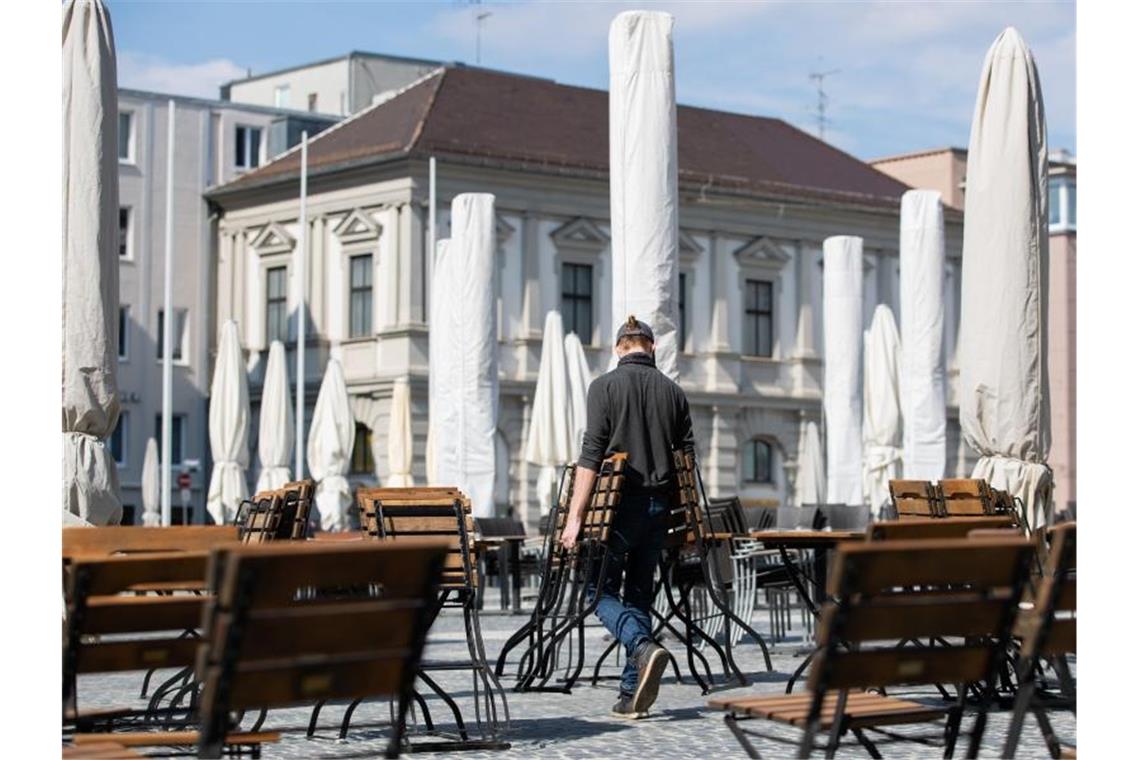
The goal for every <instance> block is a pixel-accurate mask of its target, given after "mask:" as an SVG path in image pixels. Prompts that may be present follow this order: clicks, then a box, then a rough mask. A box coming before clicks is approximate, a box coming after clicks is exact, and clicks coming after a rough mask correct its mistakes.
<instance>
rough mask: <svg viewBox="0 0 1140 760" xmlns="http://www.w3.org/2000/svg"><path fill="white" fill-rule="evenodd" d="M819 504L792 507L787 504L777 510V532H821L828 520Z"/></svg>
mask: <svg viewBox="0 0 1140 760" xmlns="http://www.w3.org/2000/svg"><path fill="white" fill-rule="evenodd" d="M820 506H821V505H819V504H805V505H803V506H799V507H797V506H792V505H791V504H787V505H784V506H781V507H778V508H777V509H776V525H775V527H776V530H821V529H822V528H823V526H824V524H825V521H826V518H825V517H824V516H823V510H822V509H820Z"/></svg>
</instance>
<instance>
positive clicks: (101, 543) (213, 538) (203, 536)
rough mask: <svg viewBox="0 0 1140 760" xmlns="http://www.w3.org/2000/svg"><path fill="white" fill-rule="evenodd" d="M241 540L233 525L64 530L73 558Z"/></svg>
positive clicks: (196, 547)
mask: <svg viewBox="0 0 1140 760" xmlns="http://www.w3.org/2000/svg"><path fill="white" fill-rule="evenodd" d="M237 540H238V528H237V527H236V526H233V525H174V526H170V527H165V528H150V527H138V526H126V525H109V526H105V527H99V528H86V527H68V528H64V529H63V556H64V557H65V558H73V557H80V556H108V555H111V554H132V553H142V552H188V551H189V552H193V551H198V552H202V551H209V550H210V549H212V548H214V547H215V546H217V545H219V544H225V543H232V542H236V541H237Z"/></svg>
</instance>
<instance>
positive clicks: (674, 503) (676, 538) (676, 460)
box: [665, 449, 713, 547]
mask: <svg viewBox="0 0 1140 760" xmlns="http://www.w3.org/2000/svg"><path fill="white" fill-rule="evenodd" d="M673 477H674V478H675V481H676V484H677V488H676V490H675V491H674V492H673V495H672V496H673V498H672V500H671V502H670V505H669V514H668V515H667V517H666V527H665V546H667V547H677V546H683V545H685V544H691V543H695V542H696V541H697V539H698V538H699V539H700V540H702V541H703V540H705V539H706V538H707V537H708V536H709V534H710V533H711V532H712V529H713V526H712V525H711V524H710V523H709V516H708V515H706V514H705V505H704V504H703V503H702V500H701V492H700V488H699V487H698V483H697V457H696V455H695V454H694V453H693V451H692V450H691V449H676V450H674V451H673Z"/></svg>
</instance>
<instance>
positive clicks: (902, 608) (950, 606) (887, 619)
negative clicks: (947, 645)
mask: <svg viewBox="0 0 1140 760" xmlns="http://www.w3.org/2000/svg"><path fill="white" fill-rule="evenodd" d="M1008 606H1009V604H1008V602H1007V601H1006V600H1003V599H980V600H979V599H976V598H973V597H971V598H969V599H963V600H959V601H951V600H947V599H946V598H944V597H932V598H931V599H930V600H929V603H917V604H916V603H909V604H888V603H882V604H872V605H868V606H865V607H861V608H859V609H858V610H857V612H856V613H855V614H852V615H851V616H850V619H849V620H848V621H847V622H846V624H845V625H844V626H843V638H844V640H845V641H849V642H863V641H879V640H886V639H892V640H895V641H898V640H905V639H914V638H921V637H925V636H973V635H988V634H990V633H992V632H993V631H994V630H997V629H998V628H1000V627H1001V624H1002V620H1003V618H1004V615H1005V611H1006V609H1007V608H1008ZM835 613H836V607H835V606H834V605H829V606H827V607H825V609H824V613H823V614H824V615H833V614H835ZM827 628H828V626H827V625H823V626H821V629H822V630H827Z"/></svg>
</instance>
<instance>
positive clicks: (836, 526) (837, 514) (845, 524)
mask: <svg viewBox="0 0 1140 760" xmlns="http://www.w3.org/2000/svg"><path fill="white" fill-rule="evenodd" d="M819 510H820V512H821V513H822V514H823V520H824V523H823V524H824V527H827V528H830V529H832V530H856V531H858V530H866V529H867V524H868V523H870V522H871V510H870V509H869V508H867V507H861V506H855V505H852V504H820V505H819Z"/></svg>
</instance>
